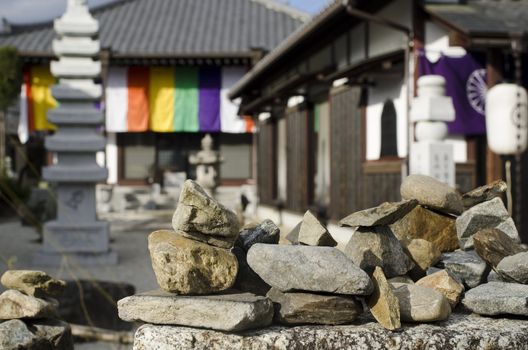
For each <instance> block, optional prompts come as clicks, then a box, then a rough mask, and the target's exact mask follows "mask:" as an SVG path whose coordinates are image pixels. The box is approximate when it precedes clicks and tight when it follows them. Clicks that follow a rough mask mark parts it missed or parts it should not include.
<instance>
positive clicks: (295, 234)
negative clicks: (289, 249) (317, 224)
mask: <svg viewBox="0 0 528 350" xmlns="http://www.w3.org/2000/svg"><path fill="white" fill-rule="evenodd" d="M301 225H302V221H301V222H299V223H298V224H297V225H295V227H294V228H293V229H292V230H291V231H290V232H289V233H288V234H287V235H286V239H287V240H288V241H289V242H290V243H291V244H299V232H300V231H301Z"/></svg>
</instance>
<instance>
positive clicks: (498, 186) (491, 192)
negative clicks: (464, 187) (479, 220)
mask: <svg viewBox="0 0 528 350" xmlns="http://www.w3.org/2000/svg"><path fill="white" fill-rule="evenodd" d="M507 189H508V185H507V184H506V182H504V181H502V180H496V181H493V182H492V183H490V184H487V185H484V186H481V187H477V188H475V189H474V190H472V191H469V192H467V193H464V194H463V195H462V202H463V203H464V207H465V208H466V209H469V208H471V207H473V206H475V205H477V204H480V203H482V202H486V201H489V200H492V199H493V198H496V197H500V196H501V195H502V194H503V193H504V192H506V190H507Z"/></svg>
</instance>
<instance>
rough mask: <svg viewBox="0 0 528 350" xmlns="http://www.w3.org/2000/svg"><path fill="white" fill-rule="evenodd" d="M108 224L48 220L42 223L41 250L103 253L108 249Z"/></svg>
mask: <svg viewBox="0 0 528 350" xmlns="http://www.w3.org/2000/svg"><path fill="white" fill-rule="evenodd" d="M108 232H109V224H108V222H106V221H94V222H90V223H86V224H85V223H63V222H59V221H50V222H47V223H46V224H45V225H44V237H43V240H44V242H43V246H42V251H43V252H46V253H57V252H58V253H95V254H97V253H105V252H108V250H109V235H108Z"/></svg>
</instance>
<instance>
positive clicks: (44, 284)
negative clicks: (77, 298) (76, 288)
mask: <svg viewBox="0 0 528 350" xmlns="http://www.w3.org/2000/svg"><path fill="white" fill-rule="evenodd" d="M0 283H1V284H2V285H3V286H4V287H5V288H6V289H7V290H6V291H5V292H3V293H2V294H0V349H2V350H11V349H12V350H15V349H28V350H31V349H60V350H69V349H73V342H72V336H71V329H70V326H69V325H68V324H67V323H64V322H62V321H60V320H58V316H57V309H58V305H59V303H58V301H57V300H56V299H54V297H59V296H60V295H61V294H62V293H63V292H64V289H65V287H66V283H65V282H64V281H61V280H56V279H53V278H51V277H50V276H49V275H47V274H46V273H45V272H42V271H28V270H8V271H6V272H5V273H4V274H3V275H2V277H1V279H0Z"/></svg>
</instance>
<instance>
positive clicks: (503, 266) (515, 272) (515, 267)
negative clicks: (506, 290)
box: [497, 252, 528, 284]
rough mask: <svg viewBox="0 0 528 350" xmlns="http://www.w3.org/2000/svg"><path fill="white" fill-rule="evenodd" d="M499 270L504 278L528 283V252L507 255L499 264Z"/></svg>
mask: <svg viewBox="0 0 528 350" xmlns="http://www.w3.org/2000/svg"><path fill="white" fill-rule="evenodd" d="M497 272H498V273H499V274H500V275H501V276H502V277H503V278H504V279H507V280H510V281H515V282H517V283H523V284H528V252H523V253H518V254H515V255H511V256H507V257H505V258H504V259H502V260H501V262H500V263H499V264H498V265H497Z"/></svg>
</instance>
